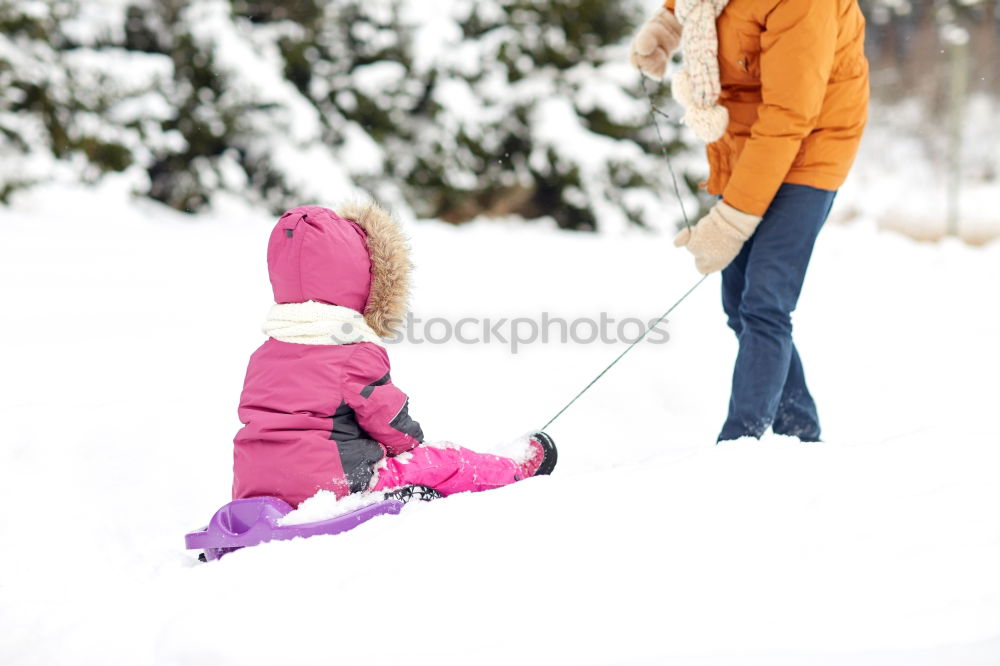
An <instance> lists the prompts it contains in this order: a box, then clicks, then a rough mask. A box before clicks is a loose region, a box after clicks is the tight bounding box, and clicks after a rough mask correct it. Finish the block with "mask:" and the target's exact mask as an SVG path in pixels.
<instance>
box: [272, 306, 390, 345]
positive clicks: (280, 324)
mask: <svg viewBox="0 0 1000 666" xmlns="http://www.w3.org/2000/svg"><path fill="white" fill-rule="evenodd" d="M264 332H265V333H267V334H268V335H269V336H271V337H272V338H274V339H275V340H280V341H281V342H292V343H295V344H299V345H350V344H354V343H355V342H371V343H374V344H376V345H379V346H383V345H384V343H383V341H382V338H380V337H378V335H376V334H375V331H373V330H372V329H371V328H370V327H369V326H368V324H366V323H365V318H364V317H363V316H362V315H361V313H359V312H355V311H354V310H352V309H350V308H345V307H341V306H339V305H327V304H326V303H317V302H316V301H306V302H305V303H285V304H282V305H277V304H276V305H273V306H271V310H270V312H268V313H267V321H265V322H264Z"/></svg>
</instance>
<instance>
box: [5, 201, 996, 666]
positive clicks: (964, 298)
mask: <svg viewBox="0 0 1000 666" xmlns="http://www.w3.org/2000/svg"><path fill="white" fill-rule="evenodd" d="M112 185H113V184H112ZM121 200H123V197H121V196H119V193H117V192H115V191H113V188H112V187H111V185H109V186H107V187H105V189H104V190H103V191H100V192H96V193H87V192H83V191H76V190H68V189H52V190H44V189H43V190H38V191H36V192H35V193H33V194H31V195H30V196H25V197H24V198H22V199H20V200H19V202H18V204H17V205H16V206H15V207H13V208H10V209H3V210H0V299H2V302H3V304H4V308H3V314H2V329H0V330H2V331H3V333H2V336H3V337H2V342H3V344H2V345H0V377H2V381H0V414H2V423H3V428H2V431H0V432H2V434H0V501H2V506H3V514H4V515H3V518H2V519H0V664H4V665H5V666H30V665H35V664H37V665H45V666H52V665H59V664H72V665H74V666H76V665H83V664H95V665H96V664H101V665H109V664H123V665H129V666H139V665H147V664H156V665H168V664H169V665H173V664H185V665H188V664H190V665H198V664H205V665H212V666H219V665H222V664H240V665H250V666H252V665H256V664H260V665H265V664H266V665H271V664H332V663H336V664H366V665H380V664H395V663H400V662H401V661H402V662H404V663H420V664H430V663H434V664H456V665H457V664H462V665H465V664H509V663H512V662H514V661H515V660H516V661H517V662H519V663H526V664H595V665H597V664H602V665H603V664H630V665H637V664H662V663H671V664H697V665H699V666H703V665H706V666H718V665H723V664H726V665H731V664H739V665H743V664H767V665H768V666H773V665H775V664H778V665H782V664H789V665H791V664H795V665H799V664H819V665H832V664H837V665H839V664H852V665H853V664H879V665H883V664H893V665H896V664H898V665H900V666H904V665H905V666H911V665H925V664H926V665H930V664H934V665H938V664H940V665H946V664H947V665H948V666H952V665H960V664H970V665H971V664H975V665H983V666H985V665H995V664H997V663H1000V567H998V566H997V563H998V562H1000V511H998V509H1000V485H998V484H997V483H996V478H997V476H998V472H1000V446H998V445H1000V425H997V421H996V416H995V415H996V404H997V398H998V391H997V388H996V386H997V385H996V378H997V377H998V376H1000V352H998V349H997V340H998V339H1000V313H998V312H997V311H996V309H995V308H994V307H991V306H990V305H988V304H989V303H992V299H995V294H994V293H993V292H995V290H996V285H997V284H998V281H1000V246H998V245H997V244H995V243H994V244H993V245H991V246H987V247H985V248H978V249H972V248H968V247H965V246H962V245H959V244H957V243H944V244H941V245H918V244H915V243H913V242H910V241H908V240H905V239H903V238H901V237H898V236H896V235H891V234H886V233H877V232H875V231H874V230H873V225H872V224H871V223H870V222H868V221H861V222H858V223H857V224H855V225H854V226H850V227H842V226H831V227H830V228H828V229H827V230H825V231H824V233H823V235H822V236H821V241H820V244H819V247H818V250H817V255H816V258H815V263H814V265H813V268H812V271H811V274H810V277H809V280H808V281H807V285H806V292H805V294H804V295H803V299H802V306H801V308H800V310H799V312H798V315H797V320H796V325H797V339H798V342H799V346H800V349H801V351H802V354H803V357H804V359H805V362H806V365H807V366H808V372H809V375H810V378H811V383H812V385H813V388H814V389H815V393H816V396H817V400H818V401H819V404H820V407H821V410H822V415H823V417H824V419H825V424H826V434H827V438H828V441H827V442H826V443H824V444H822V445H804V444H800V443H798V442H796V441H794V440H787V439H783V438H777V437H771V438H768V439H766V440H765V441H762V442H760V443H748V442H740V443H736V444H730V445H727V446H721V447H716V446H713V445H712V442H713V439H714V435H715V433H716V431H717V428H718V426H719V424H720V418H721V415H722V411H723V409H724V406H725V401H726V399H727V391H728V386H727V382H728V374H729V371H730V367H731V363H732V359H733V355H734V353H735V343H734V340H733V339H732V336H731V334H730V333H729V332H728V331H727V330H726V329H725V326H724V321H723V317H722V314H721V309H720V307H719V305H718V278H717V277H713V278H710V279H709V280H708V281H707V282H706V283H705V284H703V285H702V286H701V287H700V288H699V289H698V290H697V291H695V292H694V294H693V295H692V296H691V297H690V299H688V301H686V302H685V303H684V304H683V305H682V306H681V307H680V308H679V309H678V310H677V311H676V312H675V313H674V315H672V317H671V322H670V324H669V327H668V330H669V333H670V336H671V339H670V341H669V343H667V344H659V345H655V344H646V345H641V346H639V347H637V348H636V349H635V350H634V352H633V353H632V354H630V355H629V356H627V357H626V359H625V360H624V361H623V362H622V364H621V365H619V366H618V367H617V368H615V369H614V370H612V371H611V372H610V373H609V374H608V375H607V376H606V377H605V379H604V380H602V381H601V382H600V383H599V384H597V385H596V386H595V388H594V389H593V390H592V391H591V392H590V393H588V394H587V395H586V396H585V397H584V398H583V399H582V400H581V401H580V402H579V403H578V404H576V405H575V406H574V407H572V408H571V409H570V410H569V411H568V412H566V414H565V415H564V416H563V417H562V418H561V419H560V420H559V421H557V422H556V423H555V424H554V425H553V426H552V427H551V429H550V432H551V434H552V435H553V436H554V437H555V439H556V441H557V442H558V443H559V445H560V465H559V467H558V469H557V471H556V473H555V474H554V475H553V476H552V477H549V478H542V479H531V480H529V481H526V482H524V483H521V484H518V485H516V486H513V487H509V488H505V489H502V490H498V491H494V492H491V493H484V494H479V495H463V496H456V497H453V498H449V499H448V500H446V501H441V502H436V503H432V504H429V505H422V506H415V507H410V508H407V509H406V511H404V513H403V515H401V516H399V517H385V518H379V519H376V520H374V521H372V522H370V523H368V524H366V525H364V526H362V527H361V528H359V529H357V530H355V531H353V532H351V533H348V534H345V535H341V536H337V537H319V538H315V539H312V540H309V541H294V542H284V543H275V544H269V545H266V546H262V547H259V548H256V549H252V550H247V551H242V552H239V553H235V554H233V555H231V556H228V557H227V558H225V559H224V560H222V561H221V562H218V563H213V564H208V565H199V564H197V563H195V562H194V560H193V558H192V556H191V555H190V554H188V553H185V552H184V551H183V550H182V546H183V540H182V537H183V534H184V533H185V532H186V531H188V530H190V529H193V528H195V527H198V526H199V525H201V524H203V523H204V522H205V521H206V520H207V519H208V518H209V516H210V515H211V513H212V511H214V509H215V508H217V507H218V506H219V505H221V504H222V503H223V502H225V501H226V500H227V499H228V484H229V482H230V461H231V449H230V446H231V444H230V442H231V438H232V436H233V434H234V433H235V430H236V428H237V426H238V423H237V420H236V413H235V409H236V404H237V400H238V396H239V391H240V387H241V385H242V379H243V371H244V369H245V364H246V360H247V358H248V356H249V354H250V352H251V351H253V349H254V348H255V347H256V346H257V345H258V344H259V343H260V342H261V334H260V333H259V325H260V322H261V320H262V318H263V315H264V313H265V311H266V309H267V307H268V305H269V303H270V291H269V285H268V283H267V277H266V271H265V267H264V247H265V243H266V236H267V231H268V229H269V226H270V224H271V223H272V220H271V219H269V218H268V217H266V216H263V215H260V214H257V213H253V212H250V211H246V210H243V209H242V208H240V207H239V206H238V205H236V204H232V205H230V206H229V207H228V208H227V207H225V206H222V207H220V209H219V210H218V211H217V212H216V213H215V214H214V216H208V217H205V218H202V219H198V220H195V221H192V220H190V219H188V218H184V217H182V216H180V215H178V214H175V213H172V212H168V211H164V210H163V209H161V208H158V207H154V206H152V205H148V204H130V205H127V206H126V205H123V204H120V203H118V202H119V201H121ZM409 230H410V233H411V234H412V236H413V242H414V246H415V252H416V261H417V264H418V269H417V270H418V274H417V293H416V298H415V303H414V305H415V311H416V313H417V315H418V316H421V317H424V318H431V317H436V316H440V317H448V318H451V319H457V318H459V317H461V316H479V317H491V318H493V319H498V318H503V317H506V318H513V317H534V318H538V317H540V316H541V313H543V312H548V313H550V315H551V316H561V317H564V318H567V319H573V318H577V317H585V316H589V317H598V316H599V315H600V313H601V312H607V313H609V315H610V316H614V317H617V318H623V317H629V316H638V317H641V318H643V319H648V318H651V317H655V316H657V315H658V314H660V312H662V311H663V310H665V309H666V307H668V306H669V305H670V304H671V303H672V302H673V301H674V300H676V298H677V297H679V296H680V295H681V294H682V293H683V292H684V291H685V290H687V289H688V288H689V287H690V286H691V285H692V284H694V282H695V281H696V280H697V275H696V273H695V272H694V270H693V268H692V266H691V264H690V261H689V259H688V257H687V256H685V255H684V254H683V253H681V252H678V251H675V250H673V248H671V247H670V245H669V241H668V239H667V238H665V237H661V236H649V235H645V234H641V233H634V234H632V235H624V236H596V235H573V234H567V233H563V232H558V231H556V230H554V229H551V228H546V227H545V226H539V225H522V224H519V223H516V222H510V223H494V224H478V225H472V226H468V227H463V228H452V227H449V226H446V225H442V224H438V223H434V222H420V223H414V224H412V225H411V226H410V229H409ZM621 348H622V347H621V345H620V344H617V345H607V344H601V343H595V344H589V345H577V344H557V343H549V344H541V343H537V344H531V345H526V346H524V347H523V348H522V349H520V350H519V352H518V353H517V354H511V353H510V352H509V350H508V348H507V347H506V346H505V345H502V344H479V345H461V344H458V343H451V344H444V345H432V344H427V343H425V344H405V343H404V344H399V345H397V346H395V347H394V348H392V349H391V350H390V355H391V356H392V358H393V362H394V371H393V377H394V380H395V381H396V383H398V384H399V385H400V387H402V388H403V389H404V390H406V391H407V392H408V393H410V395H411V411H412V413H413V414H414V416H415V417H416V418H418V419H419V420H420V421H421V423H422V425H423V426H424V429H425V431H426V432H427V433H428V435H429V436H430V437H432V438H440V439H445V438H447V439H453V440H455V441H460V442H462V443H464V444H467V445H470V446H472V447H473V448H480V449H483V448H486V447H488V446H490V445H492V444H494V443H497V442H500V441H503V440H505V439H509V438H512V437H515V436H517V435H519V434H521V433H522V432H524V431H527V430H529V429H531V428H534V427H537V426H538V425H540V424H541V423H544V422H545V421H546V420H547V419H548V418H549V417H550V416H551V415H552V414H553V413H554V412H555V411H557V410H558V409H559V407H561V406H562V404H563V403H564V402H565V401H566V400H568V399H569V398H570V397H572V395H573V394H574V393H575V392H576V391H577V390H579V389H580V388H581V387H582V386H583V385H585V384H586V383H587V382H588V381H589V380H590V378H591V377H592V376H593V375H594V374H596V372H597V371H599V370H600V369H601V368H602V367H603V366H604V365H605V364H606V363H607V362H609V361H610V360H611V359H612V358H613V357H614V356H615V355H616V354H617V353H618V351H619V350H620V349H621ZM470 377H471V379H469V378H470ZM459 378H462V381H461V382H459V381H458V379H459ZM497 423H501V424H503V425H502V428H500V429H499V430H498V429H497V427H496V424H497Z"/></svg>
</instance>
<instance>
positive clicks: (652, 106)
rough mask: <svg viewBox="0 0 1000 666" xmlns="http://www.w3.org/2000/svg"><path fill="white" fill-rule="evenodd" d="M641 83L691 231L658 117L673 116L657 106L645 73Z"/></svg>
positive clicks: (685, 221)
mask: <svg viewBox="0 0 1000 666" xmlns="http://www.w3.org/2000/svg"><path fill="white" fill-rule="evenodd" d="M639 84H640V85H641V86H642V92H644V93H645V94H646V97H648V98H649V117H650V119H651V120H652V121H653V127H654V128H655V129H656V138H657V139H658V140H659V142H660V152H661V153H662V154H663V159H665V160H666V161H667V169H668V170H669V171H670V179H671V180H672V181H673V183H674V194H676V195H677V203H678V204H680V206H681V215H683V216H684V226H685V227H687V229H688V231H691V220H689V219H688V216H687V211H686V210H684V199H682V198H681V188H680V186H679V185H678V184H677V173H676V172H675V171H674V163H673V162H672V161H671V160H670V151H668V150H667V142H666V141H664V140H663V133H662V132H661V131H660V122H659V121H658V120H657V119H656V116H657V115H660V116H663V117H664V118H666V119H667V120H670V119H671V118H670V116H668V115H667V114H666V113H664V112H663V111H662V110H660V107H658V106H656V98H655V97H653V92H652V91H651V90H650V89H649V88H647V87H646V76H645V75H644V74H640V75H639Z"/></svg>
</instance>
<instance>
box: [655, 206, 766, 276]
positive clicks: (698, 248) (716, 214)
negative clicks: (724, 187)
mask: <svg viewBox="0 0 1000 666" xmlns="http://www.w3.org/2000/svg"><path fill="white" fill-rule="evenodd" d="M760 220H761V218H760V216H759V215H749V214H747V213H743V212H741V211H738V210H736V209H735V208H733V207H732V206H730V205H729V204H727V203H726V202H725V201H720V202H718V203H717V204H715V205H714V206H712V209H711V210H710V211H708V215H706V216H705V217H703V218H701V219H700V220H698V224H696V225H694V226H693V227H691V228H690V229H682V230H681V232H680V233H679V234H677V236H676V237H675V238H674V246H675V247H686V248H687V249H688V251H690V252H691V254H693V255H694V265H695V267H696V268H697V269H698V272H699V273H702V274H704V275H708V274H709V273H714V272H715V271H721V270H722V269H723V268H725V267H726V266H728V265H729V264H730V263H731V262H732V261H733V259H735V258H736V255H737V254H739V253H740V249H742V248H743V243H745V242H746V241H747V239H748V238H750V236H752V235H753V232H754V231H755V230H756V229H757V225H758V224H760Z"/></svg>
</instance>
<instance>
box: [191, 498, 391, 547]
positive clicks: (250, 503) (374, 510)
mask: <svg viewBox="0 0 1000 666" xmlns="http://www.w3.org/2000/svg"><path fill="white" fill-rule="evenodd" d="M403 505H404V502H403V501H400V500H397V499H385V500H381V501H379V502H375V503H374V504H369V505H368V506H363V507H361V508H360V509H355V510H354V511H351V512H349V513H345V514H343V515H340V516H336V517H334V518H328V519H326V520H319V521H316V522H314V523H303V524H301V525H279V524H278V521H279V520H280V519H281V517H282V516H284V515H285V514H286V513H288V512H289V511H291V510H292V507H291V505H289V504H288V503H287V502H284V501H282V500H280V499H278V498H277V497H250V498H247V499H238V500H233V501H232V502H230V503H229V504H226V505H225V506H223V507H222V508H221V509H219V510H218V511H216V512H215V515H214V516H212V521H211V522H210V523H209V524H208V526H207V527H203V528H202V529H200V530H197V531H195V532H190V533H189V534H188V535H187V536H186V537H184V542H185V544H186V545H187V548H188V549H189V550H196V549H197V550H203V551H204V552H205V560H217V559H219V558H220V557H222V556H223V555H225V554H226V553H231V552H233V551H234V550H239V549H240V548H246V547H247V546H256V545H257V544H261V543H264V542H267V541H280V540H284V539H294V538H295V537H303V538H305V537H311V536H316V535H318V534H340V533H341V532H346V531H347V530H349V529H352V528H354V527H357V526H358V525H360V524H361V523H363V522H365V521H366V520H369V519H371V518H374V517H375V516H381V515H383V514H387V513H392V514H395V513H399V512H400V510H401V509H402V508H403Z"/></svg>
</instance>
